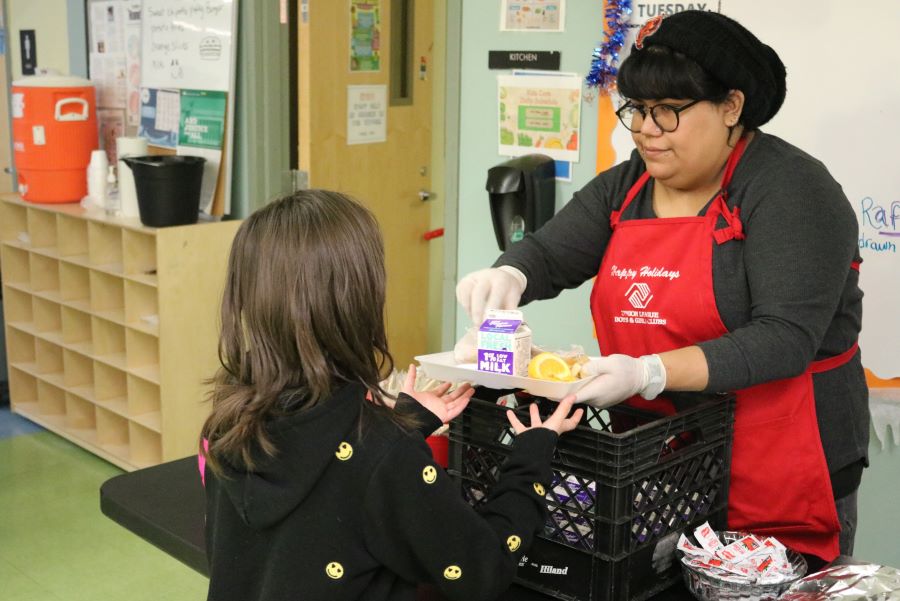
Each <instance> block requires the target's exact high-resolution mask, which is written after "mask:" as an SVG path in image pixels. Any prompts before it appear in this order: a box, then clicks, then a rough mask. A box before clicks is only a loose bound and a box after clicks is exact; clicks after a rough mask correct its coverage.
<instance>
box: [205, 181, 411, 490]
mask: <svg viewBox="0 0 900 601" xmlns="http://www.w3.org/2000/svg"><path fill="white" fill-rule="evenodd" d="M384 299H385V271H384V247H383V243H382V239H381V233H380V231H379V229H378V223H377V222H376V220H375V217H374V216H373V215H372V213H371V212H370V211H369V210H368V209H366V208H365V207H363V206H362V205H361V204H359V203H358V202H356V201H354V200H353V199H351V198H349V197H347V196H344V195H342V194H339V193H337V192H330V191H327V190H303V191H300V192H296V193H294V194H292V195H290V196H287V197H284V198H281V199H279V200H277V201H275V202H273V203H272V204H270V205H268V206H266V207H264V208H262V209H260V210H258V211H256V212H255V213H253V214H252V215H250V217H249V218H247V219H246V220H245V221H244V223H243V224H242V225H241V227H240V229H239V230H238V232H237V235H236V236H235V239H234V242H233V243H232V247H231V255H230V257H229V260H228V272H227V276H226V284H225V292H224V296H223V299H222V315H221V318H222V331H221V336H220V338H219V360H220V362H221V364H222V368H221V369H220V370H219V372H218V373H217V374H216V376H215V377H214V378H212V380H211V383H212V384H213V390H212V392H211V394H210V397H211V400H212V405H213V407H212V414H211V415H210V416H209V418H208V419H207V420H206V423H205V424H204V426H203V437H204V438H205V439H207V441H208V443H209V449H208V451H205V453H204V454H205V455H206V457H207V461H208V462H209V465H210V468H211V469H213V471H215V472H216V473H218V474H221V473H222V462H223V461H224V462H227V463H228V464H229V465H231V466H233V467H235V468H237V469H241V470H252V469H254V467H255V466H256V464H257V461H258V460H259V458H260V455H259V452H260V451H261V452H262V453H264V454H265V455H266V456H272V455H274V454H275V452H276V451H277V449H275V448H274V446H273V444H272V442H271V439H270V438H269V436H268V434H267V431H266V430H267V428H266V423H267V421H268V419H269V418H271V417H276V416H278V415H281V414H284V413H287V412H293V411H300V410H303V409H306V408H309V407H312V406H314V405H316V404H318V403H321V402H323V401H325V400H327V399H328V398H329V396H330V395H331V393H332V392H333V390H334V389H335V387H336V386H339V385H343V384H344V383H347V382H358V383H360V384H362V385H363V386H364V387H365V388H366V389H367V390H368V391H369V393H370V395H371V397H372V403H365V402H364V401H363V400H362V399H360V402H362V403H363V404H364V406H373V407H375V408H376V410H379V408H380V409H384V410H385V411H387V412H388V413H389V414H390V415H391V417H392V418H393V419H394V420H395V421H399V422H401V423H402V422H403V420H402V418H398V417H396V416H393V412H392V411H390V410H387V409H386V408H385V407H384V402H383V398H384V394H385V393H384V391H383V390H382V389H381V388H380V386H379V382H380V381H382V379H383V377H384V376H385V375H386V374H387V373H389V372H390V371H391V370H392V369H393V360H392V358H391V356H390V353H389V352H388V346H387V337H386V334H385V329H384ZM285 391H290V395H289V396H290V399H291V400H290V405H287V404H286V403H285V396H286V395H284V394H283V393H284V392H285Z"/></svg>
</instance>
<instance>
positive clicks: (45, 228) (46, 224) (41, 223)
mask: <svg viewBox="0 0 900 601" xmlns="http://www.w3.org/2000/svg"><path fill="white" fill-rule="evenodd" d="M28 236H29V238H30V239H31V247H32V248H41V249H54V250H55V249H56V214H55V213H51V212H49V211H42V210H40V209H28Z"/></svg>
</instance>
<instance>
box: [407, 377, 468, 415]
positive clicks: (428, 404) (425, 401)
mask: <svg viewBox="0 0 900 601" xmlns="http://www.w3.org/2000/svg"><path fill="white" fill-rule="evenodd" d="M450 386H451V384H450V383H449V382H444V383H443V384H441V385H440V386H438V387H437V388H435V389H434V390H429V391H427V392H424V391H423V392H416V366H415V365H413V364H410V366H409V371H407V372H406V381H405V382H404V383H403V388H402V389H401V392H405V393H406V394H408V395H409V396H411V397H412V398H414V399H416V401H418V402H419V404H420V405H422V406H423V407H425V408H426V409H428V410H429V411H431V412H432V413H434V414H435V415H436V416H437V417H438V419H440V420H441V423H442V424H448V423H450V422H451V421H453V419H454V418H455V417H456V416H457V415H459V414H460V413H462V412H463V409H465V408H466V405H468V404H469V399H471V398H472V395H473V394H475V389H474V388H472V386H471V385H470V384H468V383H465V384H463V385H462V386H460V387H459V388H457V389H456V390H454V391H453V392H451V393H449V394H448V393H447V391H448V390H450Z"/></svg>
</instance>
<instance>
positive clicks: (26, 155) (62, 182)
mask: <svg viewBox="0 0 900 601" xmlns="http://www.w3.org/2000/svg"><path fill="white" fill-rule="evenodd" d="M96 106H97V103H96V99H95V94H94V85H93V84H92V83H91V82H90V81H88V80H87V79H83V78H81V77H68V76H60V75H38V76H34V77H23V78H22V79H17V80H16V81H14V82H13V84H12V117H13V118H12V134H13V155H14V158H15V164H16V172H17V173H18V178H19V182H18V183H19V193H20V194H21V195H22V198H23V199H25V200H27V201H29V202H39V203H57V202H78V201H80V200H81V199H82V198H83V197H84V196H85V195H86V194H87V166H88V163H89V162H90V160H91V151H92V150H96V149H97V148H99V140H98V133H97V110H96Z"/></svg>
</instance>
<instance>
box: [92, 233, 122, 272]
mask: <svg viewBox="0 0 900 601" xmlns="http://www.w3.org/2000/svg"><path fill="white" fill-rule="evenodd" d="M87 225H88V261H89V262H90V264H91V265H93V266H96V267H97V268H98V269H102V270H103V271H108V272H112V273H119V274H120V273H122V230H121V229H119V228H118V227H116V226H113V225H107V224H105V223H98V222H96V221H89V222H88V224H87Z"/></svg>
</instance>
